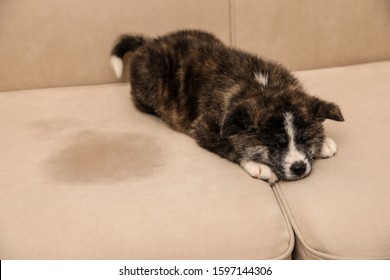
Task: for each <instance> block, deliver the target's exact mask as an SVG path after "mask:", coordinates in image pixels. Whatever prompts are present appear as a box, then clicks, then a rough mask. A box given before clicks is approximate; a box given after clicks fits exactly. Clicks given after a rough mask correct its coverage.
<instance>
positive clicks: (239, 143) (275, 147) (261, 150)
mask: <svg viewBox="0 0 390 280" xmlns="http://www.w3.org/2000/svg"><path fill="white" fill-rule="evenodd" d="M325 119H331V120H335V121H343V120H344V118H343V116H342V114H341V111H340V108H339V107H338V106H337V105H336V104H334V103H330V102H326V101H323V100H321V99H319V98H316V97H312V96H309V95H307V94H306V93H304V92H303V91H302V90H298V91H294V92H268V94H259V93H255V94H247V95H246V97H245V98H237V100H232V102H230V106H229V108H228V110H227V112H226V114H225V116H224V120H223V122H222V126H221V134H222V135H224V136H225V137H228V138H229V139H230V141H231V142H232V143H233V145H234V147H235V149H236V150H237V152H238V153H239V154H240V155H241V157H242V158H241V160H251V161H256V162H260V163H263V164H266V165H268V166H269V167H270V168H271V169H272V171H273V172H274V173H275V174H276V175H277V176H278V178H279V179H281V180H296V179H300V178H302V177H304V176H306V175H308V174H309V173H310V171H311V169H312V162H313V159H314V158H316V157H318V156H319V154H320V152H321V148H322V145H323V141H324V129H323V125H322V123H323V121H324V120H325Z"/></svg>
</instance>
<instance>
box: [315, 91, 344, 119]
mask: <svg viewBox="0 0 390 280" xmlns="http://www.w3.org/2000/svg"><path fill="white" fill-rule="evenodd" d="M311 111H312V113H313V114H314V116H315V117H317V118H318V119H320V120H322V121H324V120H325V119H330V120H334V121H338V122H342V121H344V117H343V114H342V113H341V110H340V107H339V106H337V105H336V104H334V103H332V102H327V101H324V100H321V99H319V98H317V97H314V98H313V100H312V102H311Z"/></svg>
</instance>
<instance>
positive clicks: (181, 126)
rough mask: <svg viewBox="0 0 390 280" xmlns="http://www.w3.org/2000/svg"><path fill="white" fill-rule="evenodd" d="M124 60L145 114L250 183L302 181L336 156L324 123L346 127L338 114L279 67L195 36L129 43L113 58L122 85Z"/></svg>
mask: <svg viewBox="0 0 390 280" xmlns="http://www.w3.org/2000/svg"><path fill="white" fill-rule="evenodd" d="M125 55H126V58H128V59H126V60H125V61H128V62H129V64H130V84H131V96H132V99H133V102H134V104H135V105H136V107H137V108H138V109H139V110H141V111H143V112H146V113H150V114H154V115H156V116H158V117H160V118H161V119H163V120H164V121H165V122H167V123H168V124H169V125H170V126H171V127H172V128H174V129H176V130H178V131H181V132H184V133H187V134H188V135H190V136H192V137H193V138H194V139H195V140H196V141H197V142H198V144H199V145H200V146H202V147H204V148H206V149H207V150H209V151H211V152H214V153H216V154H218V155H220V156H221V157H224V158H226V159H228V160H230V161H233V162H235V163H238V164H240V165H241V166H242V168H243V169H245V170H246V171H247V172H248V173H249V174H250V175H251V176H252V177H255V178H260V179H263V180H266V181H268V182H269V183H270V184H271V185H274V184H275V182H276V181H277V180H296V179H299V178H302V177H304V176H306V175H308V174H309V173H310V171H311V169H312V168H311V167H312V161H313V159H316V158H327V157H331V156H333V155H334V154H335V153H336V150H337V146H336V144H335V142H334V141H333V140H332V139H331V138H327V137H325V136H324V129H323V125H322V122H323V121H324V120H325V119H332V120H336V121H343V120H344V119H343V116H342V114H341V111H340V109H339V107H338V106H337V105H336V104H334V103H330V102H326V101H323V100H321V99H319V98H316V97H313V96H309V95H308V94H306V93H305V91H304V89H303V87H302V85H301V84H300V83H299V81H298V80H297V79H296V78H295V77H294V76H293V75H292V74H291V73H290V72H289V71H288V70H286V69H285V68H284V67H282V66H281V65H280V64H277V63H273V62H270V61H267V60H264V59H262V58H259V57H257V56H255V55H252V54H249V53H246V52H243V51H240V50H237V49H235V48H230V47H228V46H226V45H224V44H223V43H222V42H221V41H220V40H218V39H217V38H216V37H214V36H213V35H212V34H210V33H206V32H202V31H195V30H193V31H189V30H188V31H178V32H174V33H170V34H167V35H165V36H162V37H158V38H155V39H151V38H147V37H144V36H135V35H134V36H133V35H123V36H122V37H121V38H120V39H119V40H118V42H117V44H116V45H115V47H114V49H113V50H112V57H111V63H112V66H113V68H114V70H115V73H116V75H117V77H118V78H120V77H121V75H122V71H123V61H124V57H125Z"/></svg>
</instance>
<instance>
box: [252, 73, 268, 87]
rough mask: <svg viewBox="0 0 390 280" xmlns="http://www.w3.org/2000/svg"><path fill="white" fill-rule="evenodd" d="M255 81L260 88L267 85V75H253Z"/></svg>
mask: <svg viewBox="0 0 390 280" xmlns="http://www.w3.org/2000/svg"><path fill="white" fill-rule="evenodd" d="M255 79H256V81H257V82H258V83H259V84H260V85H262V86H266V85H267V84H268V74H263V73H261V72H258V73H255Z"/></svg>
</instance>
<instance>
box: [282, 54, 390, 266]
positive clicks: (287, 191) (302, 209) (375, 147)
mask: <svg viewBox="0 0 390 280" xmlns="http://www.w3.org/2000/svg"><path fill="white" fill-rule="evenodd" d="M298 76H299V77H300V78H301V79H302V81H303V83H304V84H305V86H306V88H307V89H308V91H309V92H311V93H312V94H315V95H318V96H321V97H323V98H326V99H328V100H332V101H334V102H337V103H338V104H339V105H340V107H341V109H342V111H343V115H344V117H345V120H346V121H345V122H344V123H335V122H331V121H326V122H325V127H326V134H327V135H328V136H330V137H332V138H333V139H334V140H335V141H336V143H337V144H338V154H337V155H336V156H335V157H333V158H330V159H326V160H318V161H317V162H315V164H314V167H313V172H312V174H311V175H310V176H309V177H308V178H305V179H303V180H300V181H296V182H282V183H281V184H280V185H279V186H278V187H277V188H276V191H277V194H278V196H279V197H280V199H281V200H282V204H283V206H284V207H285V209H286V211H287V212H288V215H289V218H290V221H291V223H292V226H293V228H294V231H295V233H296V236H297V239H298V242H296V249H295V252H294V256H295V257H298V258H322V259H338V258H347V259H349V258H363V259H366V258H367V259H368V258H384V259H389V258H390V215H389V214H390V203H389V199H390V187H389V186H390V168H389V164H388V159H389V158H390V149H389V143H390V126H389V121H390V79H389V78H390V62H382V63H374V64H366V65H358V66H351V67H344V68H333V69H323V70H315V71H305V72H300V73H298Z"/></svg>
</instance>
